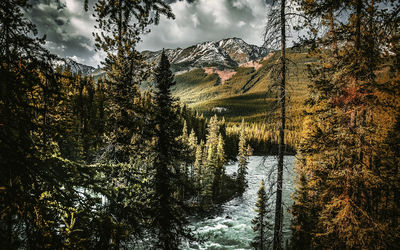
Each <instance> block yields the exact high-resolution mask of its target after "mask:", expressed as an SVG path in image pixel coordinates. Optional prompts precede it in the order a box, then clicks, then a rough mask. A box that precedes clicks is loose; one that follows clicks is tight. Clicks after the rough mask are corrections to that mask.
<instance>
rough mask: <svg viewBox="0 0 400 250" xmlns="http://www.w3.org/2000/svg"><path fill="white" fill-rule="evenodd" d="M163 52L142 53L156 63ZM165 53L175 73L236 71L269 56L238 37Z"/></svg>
mask: <svg viewBox="0 0 400 250" xmlns="http://www.w3.org/2000/svg"><path fill="white" fill-rule="evenodd" d="M161 52H162V50H159V51H144V52H142V53H143V55H144V56H145V58H146V60H147V61H148V62H150V63H154V62H156V61H157V60H158V58H159V57H160V55H161ZM165 52H166V54H167V56H168V58H169V60H170V62H171V68H172V70H173V71H175V72H177V71H187V70H190V69H194V68H205V67H216V68H218V69H235V68H237V67H238V66H240V65H241V64H245V63H248V62H250V61H256V60H260V59H263V58H264V57H265V56H266V55H267V54H268V50H267V49H266V48H264V47H258V46H256V45H251V44H248V43H246V42H245V41H243V40H242V39H241V38H236V37H235V38H227V39H223V40H220V41H217V42H203V43H199V44H196V45H193V46H190V47H188V48H185V49H181V48H177V49H166V50H165Z"/></svg>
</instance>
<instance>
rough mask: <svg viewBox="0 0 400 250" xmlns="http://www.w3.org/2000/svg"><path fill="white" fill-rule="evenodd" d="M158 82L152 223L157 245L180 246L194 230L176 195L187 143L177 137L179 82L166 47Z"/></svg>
mask: <svg viewBox="0 0 400 250" xmlns="http://www.w3.org/2000/svg"><path fill="white" fill-rule="evenodd" d="M155 83H156V93H155V102H156V114H155V121H154V122H155V125H156V127H155V138H154V139H155V145H154V163H153V164H154V167H155V176H154V189H155V193H154V198H153V199H154V201H155V204H154V206H153V209H154V216H155V218H154V221H153V223H152V226H153V227H154V229H155V230H157V231H156V233H157V241H156V247H159V248H161V249H177V248H178V247H179V244H180V242H181V241H182V239H183V238H191V234H190V232H189V230H188V229H187V228H186V223H187V222H186V219H185V210H184V209H183V207H182V206H181V202H179V201H177V200H176V199H175V197H174V195H173V193H174V191H175V185H179V175H180V170H179V166H180V162H179V160H180V157H181V151H182V149H183V145H182V143H180V142H179V141H178V140H176V138H178V137H179V135H180V131H178V129H179V127H180V126H179V119H178V117H177V113H176V104H175V102H174V99H173V98H172V95H171V87H172V86H173V85H174V84H175V82H174V76H173V74H172V72H171V70H170V64H169V61H168V58H167V56H166V55H165V53H164V51H163V53H162V54H161V59H160V63H159V65H158V67H157V68H156V70H155Z"/></svg>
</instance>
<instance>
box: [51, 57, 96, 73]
mask: <svg viewBox="0 0 400 250" xmlns="http://www.w3.org/2000/svg"><path fill="white" fill-rule="evenodd" d="M55 66H56V67H61V68H62V69H63V70H65V69H67V68H69V69H70V71H71V72H72V73H73V74H77V73H79V72H80V73H81V74H82V75H91V74H93V73H95V72H96V71H98V69H96V68H94V67H92V66H88V65H84V64H81V63H78V62H75V61H74V60H72V59H70V58H63V59H59V60H58V61H56V62H55Z"/></svg>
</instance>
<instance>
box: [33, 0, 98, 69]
mask: <svg viewBox="0 0 400 250" xmlns="http://www.w3.org/2000/svg"><path fill="white" fill-rule="evenodd" d="M31 4H32V8H30V9H28V10H27V15H28V16H29V17H30V19H31V20H32V21H33V23H34V24H36V26H37V28H38V30H39V32H40V34H45V35H46V38H47V43H46V46H47V48H48V49H49V50H50V51H51V52H53V53H55V54H57V55H59V56H61V57H68V58H73V59H74V60H76V61H78V62H80V63H84V64H88V65H92V66H96V65H98V64H99V63H100V60H101V59H102V58H101V56H100V55H99V54H98V52H96V51H95V46H94V39H93V37H92V32H93V29H94V25H95V21H94V19H93V17H92V16H91V13H90V12H85V11H84V9H83V7H84V6H83V1H81V0H31Z"/></svg>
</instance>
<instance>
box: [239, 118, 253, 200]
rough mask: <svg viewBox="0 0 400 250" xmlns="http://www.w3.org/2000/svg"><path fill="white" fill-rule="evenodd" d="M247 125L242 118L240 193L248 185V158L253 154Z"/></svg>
mask: <svg viewBox="0 0 400 250" xmlns="http://www.w3.org/2000/svg"><path fill="white" fill-rule="evenodd" d="M244 129H245V127H244V120H242V124H241V126H240V134H239V152H238V158H239V166H238V175H237V179H236V181H237V184H238V189H239V193H241V194H242V193H243V192H244V191H245V189H246V187H247V180H246V175H247V164H248V159H249V156H250V154H251V148H249V147H250V145H246V135H245V130H244Z"/></svg>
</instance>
